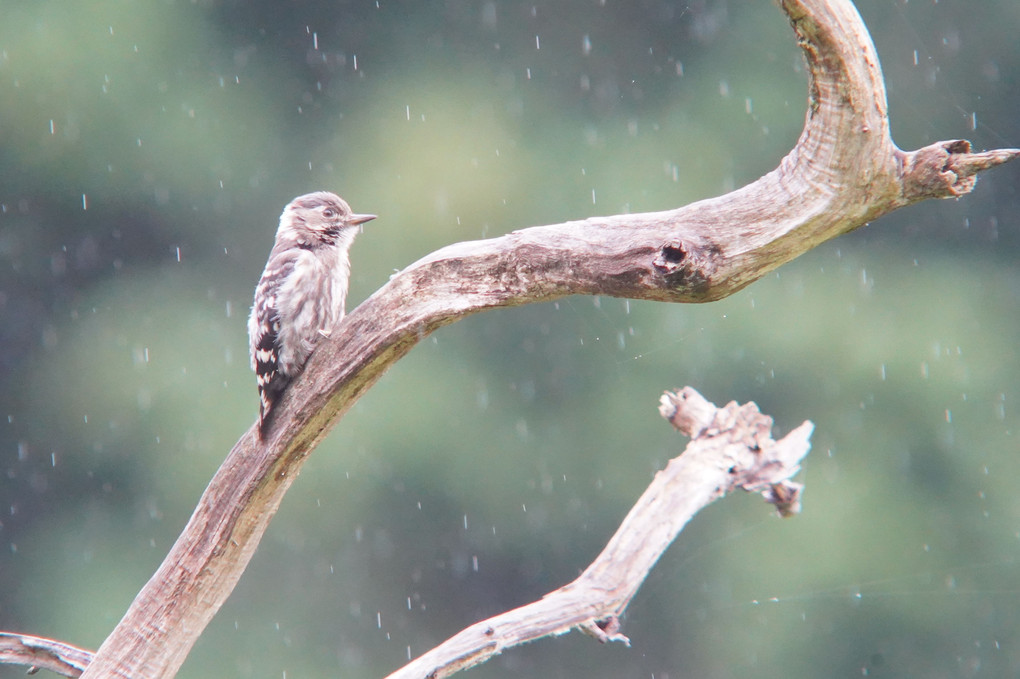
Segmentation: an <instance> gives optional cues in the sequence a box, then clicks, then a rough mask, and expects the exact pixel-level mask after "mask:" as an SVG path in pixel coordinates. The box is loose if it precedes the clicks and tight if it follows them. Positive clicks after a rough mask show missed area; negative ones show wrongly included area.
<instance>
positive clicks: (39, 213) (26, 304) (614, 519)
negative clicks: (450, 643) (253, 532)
mask: <svg viewBox="0 0 1020 679" xmlns="http://www.w3.org/2000/svg"><path fill="white" fill-rule="evenodd" d="M859 6H860V10H861V12H862V14H863V15H864V18H865V20H866V21H867V22H868V24H869V26H870V28H871V29H872V31H873V36H874V39H875V42H876V44H877V46H878V49H879V54H880V56H881V57H882V61H883V67H884V69H885V72H886V75H887V84H888V90H889V100H890V110H891V114H892V129H893V132H894V136H895V139H896V140H897V142H898V143H899V144H900V145H901V146H902V147H904V148H913V147H916V146H919V145H923V144H927V143H930V142H933V141H935V140H938V139H948V138H956V137H966V138H969V139H971V140H972V141H973V142H974V143H975V145H976V146H977V147H979V148H988V147H999V146H1016V145H1017V143H1018V138H1020V122H1018V120H1017V118H1016V114H1015V112H1016V111H1017V110H1018V109H1020V86H1018V76H1017V74H1018V73H1020V42H1018V41H1017V40H1016V37H1015V36H1016V33H1017V28H1018V26H1020V4H1017V3H1016V2H1015V1H1012V0H1001V1H999V2H992V1H989V2H983V3H968V2H965V1H964V0H948V1H947V0H941V1H940V2H937V3H922V2H913V3H908V2H905V1H904V0H868V1H867V2H864V1H862V2H861V3H860V5H859ZM3 14H4V19H3V21H2V22H0V178H2V179H0V319H2V323H0V340H2V341H3V343H4V347H5V350H4V352H3V355H2V357H0V380H2V383H0V384H2V388H0V405H2V408H3V411H2V412H3V414H6V416H7V417H6V420H0V470H2V471H3V474H2V475H0V547H2V549H0V628H4V629H13V630H18V631H24V632H27V633H33V634H41V635H46V636H53V637H57V638H61V639H64V640H67V641H69V642H72V643H77V644H80V645H85V646H90V647H93V648H94V647H96V646H98V645H99V643H100V642H101V641H102V639H103V638H104V636H105V635H106V634H107V633H108V632H109V630H110V629H111V628H112V626H113V625H114V624H116V622H117V620H118V619H119V617H120V615H121V614H122V613H123V611H124V610H125V608H126V607H127V605H128V604H129V602H130V600H131V598H132V597H133V596H134V594H135V592H137V590H138V589H139V588H140V587H141V585H142V584H143V583H144V582H145V580H146V579H147V578H148V576H149V575H150V574H151V573H152V571H153V570H154V569H155V567H156V566H157V565H158V563H159V562H160V560H161V559H162V558H163V556H164V555H165V554H166V552H167V550H168V549H169V547H170V545H171V544H172V543H173V540H174V539H175V538H176V536H177V534H178V533H179V531H180V530H181V528H182V527H183V525H184V523H185V522H186V520H187V518H188V516H189V514H190V511H191V509H192V508H193V506H194V504H195V501H196V499H197V498H198V496H199V494H200V493H201V491H202V489H203V488H204V485H205V484H206V483H207V481H208V479H209V478H210V477H211V476H212V474H213V473H214V471H215V469H216V467H217V465H218V464H219V462H220V461H221V460H222V459H223V457H224V456H225V454H226V452H227V451H228V450H229V448H230V446H231V445H232V444H233V442H234V441H235V440H236V438H237V437H238V436H239V435H240V434H241V432H243V431H244V430H245V429H246V428H247V427H248V426H249V425H250V423H251V422H252V420H253V418H254V415H255V410H256V399H255V388H254V380H253V378H252V375H251V372H250V370H249V368H248V357H247V339H246V337H245V317H246V314H247V310H248V306H249V304H250V299H251V291H252V289H253V287H254V283H255V281H256V279H257V278H258V275H259V272H260V271H261V268H262V266H263V264H264V262H265V257H266V255H267V253H268V251H269V247H270V245H271V242H272V236H273V232H274V229H275V221H276V216H277V215H278V214H279V211H280V210H281V208H282V206H283V205H284V204H285V203H286V202H287V200H289V199H290V198H291V197H293V196H294V195H297V194H299V193H304V192H307V191H311V190H318V189H331V190H336V191H338V192H340V193H341V194H342V195H344V196H345V197H346V198H347V199H348V200H349V201H350V202H351V203H352V205H353V206H354V207H355V209H357V210H361V211H366V212H368V211H370V212H374V213H377V214H379V215H380V219H379V220H377V221H376V222H373V223H372V224H371V225H369V226H368V227H366V230H365V233H364V235H363V236H361V237H360V239H359V241H358V243H357V244H356V245H355V248H354V253H353V258H354V278H353V291H352V299H351V303H352V305H353V304H356V303H357V302H358V301H359V300H360V299H363V298H364V297H365V296H367V295H368V294H370V293H371V292H372V290H374V289H375V288H377V287H378V286H379V285H381V284H382V283H383V282H385V280H386V279H387V277H388V276H389V275H390V273H392V272H393V271H395V270H399V269H400V268H402V267H403V266H406V265H407V264H408V263H410V262H412V261H414V260H415V259H417V258H419V257H421V256H423V255H425V254H427V253H428V252H429V251H431V250H433V249H435V248H437V247H440V246H442V245H445V244H448V243H451V242H456V241H460V240H466V239H473V238H481V237H487V236H494V235H499V234H502V233H506V232H508V231H510V230H512V229H516V228H523V227H526V226H530V225H535V224H543V223H554V222H559V221H563V220H568V219H577V218H583V217H586V216H590V215H596V214H612V213H618V212H626V211H632V212H636V211H644V210H660V209H667V208H670V207H675V206H678V205H681V204H684V203H687V202H690V201H692V200H696V199H698V198H702V197H706V196H710V195H718V194H720V193H722V192H724V191H726V190H729V189H731V188H734V187H736V186H740V185H742V184H744V183H746V182H748V181H751V180H753V179H754V178H756V177H757V176H759V175H760V174H761V173H763V172H766V171H768V170H770V169H771V168H772V167H774V166H775V164H776V163H777V161H778V160H779V159H780V158H781V157H782V155H783V154H784V153H786V151H787V150H788V149H789V148H790V146H791V145H792V144H793V143H794V142H795V140H796V138H797V135H798V134H799V131H800V127H801V123H802V121H803V115H804V102H805V99H806V92H805V76H804V72H803V71H804V68H803V63H802V59H801V57H800V55H799V53H798V51H797V48H796V46H795V45H794V41H793V40H792V35H791V32H790V30H789V27H788V26H787V24H786V21H785V19H784V18H783V17H782V16H781V14H780V13H779V11H778V10H777V9H776V8H775V7H774V6H773V5H772V4H771V3H751V2H740V3H727V2H721V1H719V0H704V1H699V2H694V3H691V4H682V3H667V2H658V1H654V0H650V1H647V2H638V3H611V2H604V1H603V2H578V1H574V0H567V1H564V2H559V3H545V4H528V3H511V2H495V1H491V0H490V1H488V2H475V3H471V2H465V1H464V0H453V1H450V2H445V3H411V2H397V3H390V2H385V1H383V2H378V3H375V2H359V3H354V2H340V3H337V2H329V3H327V2H306V3H274V2H268V1H264V2H248V3H240V2H218V3H217V2H191V3H187V2H171V1H167V2H156V3H137V2H129V1H127V0H105V1H102V0H97V1H95V2H89V3H78V4H74V3H57V2H53V1H50V2H27V1H21V0H13V1H11V2H8V3H6V4H5V6H4V13H3ZM1018 178H1020V168H1018V167H1006V168H1002V169H999V170H996V171H994V172H992V173H989V174H988V175H987V176H985V177H983V178H982V179H981V181H980V182H979V184H978V187H977V189H976V190H975V192H974V193H973V194H972V195H970V196H967V197H965V198H963V199H961V200H959V201H953V202H938V203H926V204H923V205H918V206H914V207H912V208H910V209H907V210H903V211H900V212H898V213H896V214H894V215H891V216H888V217H886V218H883V219H882V220H881V221H880V222H879V223H876V224H873V225H869V226H868V227H867V228H865V229H862V230H860V231H858V232H856V233H854V234H851V235H849V236H847V237H844V238H842V239H839V240H838V241H835V242H833V243H830V244H827V245H826V246H824V247H821V248H819V249H817V250H816V251H814V252H812V253H809V254H807V255H805V256H804V257H802V258H800V259H799V260H797V261H795V262H793V263H791V264H789V265H787V266H786V267H784V268H782V269H781V270H779V271H778V272H776V273H774V274H772V275H770V276H768V277H766V279H764V280H762V281H760V282H758V283H756V284H755V285H753V286H751V287H750V288H748V289H747V290H744V291H743V292H741V293H739V294H738V295H735V296H733V297H732V298H730V299H727V300H724V301H722V302H719V303H714V304H709V305H704V306H686V305H685V306H670V305H663V304H651V303H645V302H627V301H625V300H618V299H610V298H569V299H563V300H560V301H558V302H556V303H550V304H542V305H535V306H531V307H525V308H515V309H506V310H500V311H496V312H491V313H486V314H482V315H478V316H473V317H470V318H468V319H465V320H464V321H462V322H460V323H457V324H455V325H453V326H450V327H447V328H444V329H442V330H440V331H439V332H437V333H436V334H435V335H433V336H431V337H428V338H426V339H425V340H424V341H423V342H422V343H421V344H420V345H419V346H418V347H417V348H415V350H414V351H412V353H411V354H410V355H409V356H407V357H406V358H405V359H404V360H402V361H401V362H400V363H399V364H398V365H396V366H395V367H394V368H393V369H392V370H391V371H390V372H389V374H387V375H386V376H385V377H384V378H383V379H382V381H381V382H379V384H377V385H376V386H375V387H374V388H373V389H372V390H371V391H370V392H369V393H368V394H366V395H365V396H364V397H363V398H362V400H361V401H360V402H359V403H358V404H357V405H356V406H355V407H354V408H353V409H352V411H351V412H350V413H349V414H348V415H347V416H346V417H345V418H344V420H343V421H342V422H341V423H340V425H339V426H338V427H337V429H336V431H335V433H334V434H333V435H332V436H331V437H330V438H329V439H327V440H326V442H325V443H324V444H323V445H322V446H321V447H320V449H319V450H317V451H316V454H315V455H314V456H313V457H312V459H311V460H310V461H309V462H308V464H307V467H306V472H305V474H304V475H303V476H302V478H301V479H300V480H299V481H298V482H297V483H296V484H295V485H294V487H293V489H292V491H291V493H290V494H289V496H288V497H287V499H286V501H285V502H284V504H283V507H282V509H281V510H280V512H279V514H278V516H277V517H276V518H275V520H274V521H273V523H272V525H271V526H270V529H269V531H268V533H267V535H266V537H265V539H264V541H263V544H262V545H261V546H260V548H259V551H258V553H257V554H256V555H255V558H254V560H253V562H252V564H251V566H250V568H249V569H248V571H247V572H246V573H245V575H244V577H243V578H242V580H241V582H240V584H239V585H238V588H237V590H236V591H235V593H234V594H233V596H232V597H231V598H230V600H229V601H228V602H227V604H226V605H225V606H224V608H223V610H221V612H220V613H219V614H218V615H217V617H216V618H215V619H214V620H213V622H212V624H211V625H210V627H209V628H208V630H207V632H206V634H205V635H204V636H203V637H202V639H201V640H200V642H199V643H198V645H197V646H196V648H195V650H194V651H193V653H192V655H191V657H190V658H189V659H188V661H187V663H186V664H185V666H184V668H183V670H182V676H187V677H204V676H210V677H212V676H217V677H222V676H236V677H261V676H284V675H285V676H288V677H295V676H336V675H342V676H356V677H375V676H382V675H384V674H385V673H387V672H388V671H392V670H393V669H394V668H396V667H397V666H399V665H400V664H402V663H403V662H404V661H406V659H407V656H408V653H410V654H412V655H415V654H418V653H421V652H423V651H424V650H426V649H428V648H429V647H431V646H432V645H434V644H435V643H437V642H439V641H441V640H442V639H443V638H445V637H446V636H448V635H449V634H452V633H453V632H455V631H457V630H459V629H460V628H462V627H464V626H466V625H467V624H469V623H471V622H474V621H476V620H478V619H479V618H481V617H483V616H487V615H491V614H494V613H497V612H500V611H503V610H506V609H507V608H510V607H513V606H516V605H519V604H522V603H525V602H527V601H529V600H531V599H533V598H535V597H538V596H541V595H542V594H543V593H545V592H547V591H549V590H550V589H552V588H555V587H557V586H559V585H562V584H564V583H565V582H567V581H569V580H570V579H571V578H573V577H574V576H575V575H576V574H577V573H578V571H579V570H580V569H582V568H583V567H584V566H585V565H586V564H587V563H588V561H589V560H590V559H591V558H592V557H593V556H594V555H595V554H596V553H597V552H598V551H599V549H601V547H602V545H604V543H605V541H606V540H607V539H608V537H609V535H610V534H611V533H612V531H613V530H614V528H615V526H616V525H617V523H618V522H619V520H620V519H621V518H622V517H623V515H624V514H625V513H626V511H627V509H628V508H629V506H630V505H631V503H632V502H633V501H634V500H635V499H636V497H637V496H638V495H639V493H640V492H641V491H642V489H643V488H644V486H645V485H646V484H647V483H648V481H649V479H650V478H651V476H652V475H653V474H654V473H655V471H656V470H658V469H661V468H662V467H663V466H664V465H665V463H666V461H667V460H668V459H669V458H670V457H671V456H673V455H675V454H677V452H678V451H679V450H680V449H681V447H682V445H683V439H682V438H680V437H678V436H676V435H675V434H674V433H672V432H671V431H670V428H669V427H668V426H667V425H666V424H665V423H664V422H662V420H661V418H659V416H658V415H657V413H656V401H657V398H658V396H659V394H660V393H661V392H662V391H663V390H664V389H668V388H673V387H678V386H682V385H684V384H690V385H692V386H694V387H696V388H698V389H700V390H702V392H703V393H704V394H705V395H706V396H708V397H709V398H711V399H713V400H715V401H716V402H717V403H720V404H722V403H724V402H726V401H729V400H731V399H735V400H739V401H747V400H754V401H756V402H757V403H758V404H759V405H760V406H761V408H762V410H763V411H764V412H766V413H769V414H771V415H773V416H774V417H775V418H776V421H777V426H778V428H779V429H780V430H781V431H788V430H789V429H791V428H792V427H794V426H796V425H797V424H799V422H801V421H802V420H803V419H808V418H809V419H811V420H813V421H814V422H815V424H816V433H815V435H814V450H813V452H812V454H811V455H810V457H809V459H808V461H807V463H806V465H805V468H804V471H803V473H802V480H803V481H804V482H805V483H806V484H807V490H806V496H805V511H804V514H803V515H802V516H800V517H798V518H796V519H795V520H791V521H780V520H778V519H775V518H772V517H770V516H769V513H768V510H767V508H766V507H764V506H763V505H762V503H761V502H760V500H758V499H757V498H748V497H733V498H728V499H726V500H725V501H723V502H721V503H719V504H718V505H716V506H713V507H712V508H710V509H709V510H707V511H705V512H704V513H703V514H702V515H700V516H699V517H697V519H696V520H695V521H694V522H693V523H692V524H691V526H690V527H689V528H688V530H687V531H685V533H684V534H683V535H682V536H681V538H680V539H679V541H678V543H677V544H676V545H675V546H674V547H673V548H672V549H671V551H670V552H669V553H668V554H667V555H666V556H665V557H664V558H663V559H662V561H661V562H660V564H659V565H658V566H657V567H656V569H655V570H654V571H653V572H652V574H651V576H650V577H649V580H648V582H647V583H646V586H645V587H644V589H642V591H641V592H640V593H639V595H638V596H637V598H636V599H635V600H634V602H633V603H632V605H631V607H630V609H629V610H628V613H627V617H626V619H625V621H624V632H625V633H626V634H628V635H629V636H630V637H631V638H632V639H633V641H634V648H632V649H625V648H622V647H619V646H609V647H599V646H596V645H595V644H592V643H591V641H590V640H589V639H587V638H584V637H581V636H580V635H568V636H567V637H563V638H559V639H555V640H549V641H543V642H541V643H537V644H532V645H530V646H528V647H526V648H522V649H514V650H513V651H511V652H508V653H507V654H505V655H504V656H502V657H500V658H498V659H496V660H494V661H493V662H490V663H489V664H488V665H486V666H484V667H482V668H479V669H477V670H474V671H473V673H474V674H475V675H477V676H492V677H496V676H521V675H524V676H548V677H559V676H570V677H573V676H594V677H602V676H606V677H621V676H622V677H648V676H653V677H660V678H662V677H671V676H672V677H676V676H735V675H738V674H741V673H753V674H754V675H755V676H783V677H815V676H818V675H819V674H822V675H825V676H862V675H866V676H928V677H956V676H963V677H973V676H981V675H987V676H996V677H998V676H1012V675H1015V674H1016V673H1017V671H1018V668H1020V655H1018V653H1017V650H1016V649H1017V648H1018V647H1020V635H1018V632H1017V630H1018V629H1020V624H1018V622H1020V621H1018V620H1017V613H1016V611H1017V609H1018V607H1017V599H1018V596H1020V582H1017V580H1018V576H1017V573H1018V572H1020V571H1018V569H1017V559H1018V553H1017V552H1018V547H1020V528H1018V524H1020V502H1017V500H1016V499H1015V498H1014V495H1015V493H1014V491H1013V488H1012V483H1011V480H1012V477H1013V474H1014V473H1015V469H1016V466H1017V452H1018V449H1020V446H1018V444H1017V439H1016V436H1017V434H1016V432H1017V428H1018V425H1020V420H1018V414H1017V409H1016V403H1017V399H1018V396H1020V394H1018V391H1017V387H1016V384H1017V383H1018V381H1020V369H1018V356H1017V353H1018V350H1017V346H1018V340H1020V327H1018V318H1020V315H1018V313H1017V312H1018V308H1020V269H1018V267H1017V265H1016V255H1017V249H1018V247H1020V238H1018V234H1020V228H1018V227H1020V219H1018V215H1020V197H1018V195H1017V187H1018V184H1020V181H1018ZM21 671H22V670H21V669H19V668H0V676H2V677H7V676H10V677H14V676H20V674H21Z"/></svg>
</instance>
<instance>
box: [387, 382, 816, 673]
mask: <svg viewBox="0 0 1020 679" xmlns="http://www.w3.org/2000/svg"><path fill="white" fill-rule="evenodd" d="M659 410H660V413H661V414H662V415H663V417H665V418H666V419H667V420H669V421H670V422H671V423H672V424H673V426H675V427H677V428H678V429H680V430H681V431H683V432H684V433H686V434H688V435H691V436H692V438H691V441H690V443H688V445H687V447H686V449H685V450H684V451H683V454H682V455H679V456H678V457H675V458H673V459H672V460H670V462H669V464H668V465H667V466H666V468H665V469H663V470H662V471H660V472H659V473H657V474H656V475H655V479H654V480H653V481H652V483H651V484H650V485H649V486H648V488H647V489H646V490H645V492H644V493H642V495H641V498H640V499H638V501H637V503H636V504H635V505H634V507H633V508H632V509H631V510H630V512H629V513H628V514H627V516H626V518H624V520H623V523H621V524H620V527H619V528H618V529H617V531H616V534H615V535H613V537H612V539H610V541H609V544H607V545H606V548H605V549H603V550H602V553H601V554H599V555H598V557H596V559H595V560H594V561H593V562H592V563H591V565H590V566H588V568H587V569H585V571H584V572H583V573H582V574H581V575H580V576H579V577H578V578H577V579H576V580H574V581H573V582H571V583H569V584H567V585H564V586H563V587H560V588H559V589H557V590H556V591H554V592H550V593H549V594H546V595H545V596H544V597H542V598H541V599H539V600H538V601H535V602H533V603H530V604H527V605H526V606H521V607H520V608H515V609H514V610H512V611H507V612H506V613H503V614H501V615H497V616H495V617H493V618H489V619H488V620H483V621H481V622H478V623H475V624H473V625H471V626H470V627H468V628H467V629H465V630H463V631H461V632H460V633H458V634H456V635H455V636H453V637H452V638H450V639H449V640H447V641H445V642H443V643H442V644H440V645H439V646H437V647H436V648H434V649H432V650H431V651H429V652H427V653H425V654H424V655H422V656H420V657H418V658H415V659H414V660H413V661H412V662H410V663H408V664H407V665H405V666H404V667H402V668H401V669H400V670H398V671H396V672H394V673H393V674H391V675H390V676H389V677H387V679H425V678H426V677H427V678H428V679H439V677H448V676H450V675H451V674H454V673H456V672H459V671H461V670H464V669H467V668H469V667H473V666H474V665H478V664H480V663H482V662H485V661H486V660H488V659H489V658H491V657H492V656H494V655H498V654H500V653H502V652H503V651H505V650H507V649H509V648H512V647H514V646H519V645H520V644H524V643H527V642H529V641H535V640H536V639H541V638H542V637H547V636H555V635H559V634H564V633H566V632H569V631H571V630H572V629H575V628H577V629H580V630H582V631H584V632H585V633H587V634H590V635H591V636H593V637H595V638H596V639H598V640H599V641H601V642H603V643H605V642H608V641H622V642H623V643H626V644H628V645H629V644H630V641H629V640H628V639H627V637H625V636H623V635H622V634H620V633H619V632H618V629H619V622H618V620H619V617H618V616H619V615H620V614H621V613H622V612H623V610H624V609H625V608H626V607H627V604H628V603H630V600H631V599H632V598H633V596H634V594H636V593H637V591H638V588H639V587H641V583H643V582H644V580H645V577H646V576H647V575H648V573H649V572H650V571H651V570H652V567H653V566H654V565H655V563H656V561H658V560H659V557H660V556H662V554H663V552H665V551H666V549H667V548H668V547H669V545H670V544H671V543H672V542H673V540H674V539H675V538H676V536H677V535H679V534H680V531H681V530H683V527H684V526H685V525H686V524H687V522H688V521H690V520H691V519H692V518H693V517H694V515H695V514H697V513H698V512H699V511H700V510H701V509H702V508H703V507H705V506H707V505H709V504H711V503H712V502H714V501H715V500H717V499H719V498H721V497H723V496H725V495H726V494H728V493H729V492H731V491H732V490H734V489H736V488H742V489H744V490H749V491H755V492H761V493H762V494H763V495H765V496H766V499H767V500H768V501H769V502H771V503H772V504H775V505H777V507H778V509H779V511H780V513H784V514H789V513H792V511H794V510H793V507H794V506H795V505H797V498H798V497H799V494H800V486H799V485H798V484H795V483H791V482H790V481H788V479H789V478H790V477H792V476H793V475H794V474H796V473H797V471H798V470H799V469H800V461H801V459H802V458H803V457H804V456H805V455H806V454H807V452H808V450H809V449H810V447H811V445H810V443H809V441H808V439H809V437H810V436H811V431H812V429H813V425H812V424H811V423H810V422H805V423H803V424H802V425H801V426H799V427H797V428H796V429H794V430H793V431H791V432H790V433H789V434H787V435H786V436H785V437H783V438H782V439H781V440H779V441H773V440H772V418H770V417H768V416H767V415H762V414H761V413H760V412H759V411H758V407H757V406H756V405H755V404H753V403H748V404H746V405H742V406H741V405H737V404H736V403H729V404H727V405H726V406H725V407H724V408H716V407H715V405H713V404H712V403H709V402H708V401H706V400H705V399H704V398H703V397H702V396H701V394H699V393H698V392H696V391H695V390H694V389H691V388H690V387H686V388H684V389H683V390H681V391H678V392H670V393H666V394H665V395H664V396H663V397H662V406H661V407H660V409H659Z"/></svg>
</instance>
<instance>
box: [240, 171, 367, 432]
mask: <svg viewBox="0 0 1020 679" xmlns="http://www.w3.org/2000/svg"><path fill="white" fill-rule="evenodd" d="M371 219H375V215H359V214H354V212H352V211H351V207H350V206H349V205H348V204H347V203H346V202H345V201H344V200H343V199H342V198H340V196H338V195H336V194H334V193H329V192H327V191H319V192H316V193H309V194H307V195H304V196H299V197H297V198H295V199H294V200H292V201H291V202H290V204H289V205H287V207H286V208H284V210H283V214H282V215H280V228H279V229H277V231H276V243H275V244H274V245H273V250H272V252H270V253H269V261H268V262H266V268H265V271H263V272H262V278H261V279H259V283H258V285H257V286H256V287H255V302H254V304H253V306H252V308H251V316H250V317H249V318H248V336H249V339H250V342H251V366H252V368H253V369H254V370H255V379H256V380H257V382H258V388H259V436H262V435H264V434H265V432H266V427H267V423H268V417H269V414H270V413H271V412H272V410H273V407H274V405H275V404H276V402H277V400H279V398H280V395H281V394H282V393H283V390H284V388H285V387H286V386H287V385H288V384H289V383H290V381H291V380H292V379H294V377H295V376H296V375H297V374H298V373H299V372H301V368H302V367H304V364H305V361H306V360H307V359H308V355H309V354H311V353H312V349H314V348H315V344H316V343H317V342H318V340H319V337H329V334H330V332H332V330H333V328H334V327H335V326H336V324H337V323H338V322H339V321H340V319H342V318H343V317H344V303H345V302H346V300H347V288H348V283H349V282H350V276H351V260H350V257H349V254H348V253H349V252H350V249H351V244H353V243H354V237H355V236H356V235H357V234H358V230H359V225H361V224H364V223H365V222H367V221H369V220H371Z"/></svg>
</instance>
